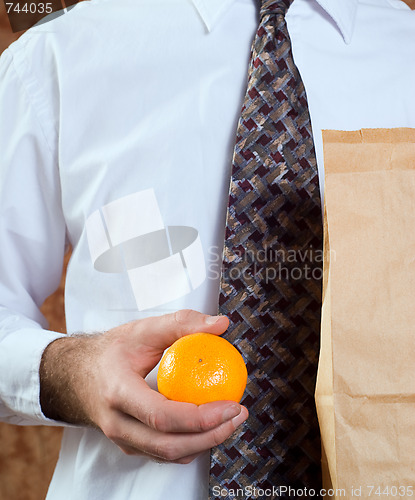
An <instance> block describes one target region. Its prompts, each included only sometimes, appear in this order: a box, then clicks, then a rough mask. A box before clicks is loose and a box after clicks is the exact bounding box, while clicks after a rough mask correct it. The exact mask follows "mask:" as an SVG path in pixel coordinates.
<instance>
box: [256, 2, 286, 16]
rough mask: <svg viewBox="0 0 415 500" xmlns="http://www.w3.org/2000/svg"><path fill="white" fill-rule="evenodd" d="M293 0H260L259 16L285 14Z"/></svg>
mask: <svg viewBox="0 0 415 500" xmlns="http://www.w3.org/2000/svg"><path fill="white" fill-rule="evenodd" d="M292 3H293V0H260V17H263V16H265V15H268V14H274V15H276V14H282V15H283V16H285V14H286V13H287V10H288V8H289V6H290V5H291V4H292Z"/></svg>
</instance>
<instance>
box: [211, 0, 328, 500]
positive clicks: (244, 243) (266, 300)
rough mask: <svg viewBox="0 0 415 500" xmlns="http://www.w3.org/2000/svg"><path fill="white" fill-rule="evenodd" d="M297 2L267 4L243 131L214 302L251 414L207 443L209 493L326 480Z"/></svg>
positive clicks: (315, 197) (317, 253)
mask: <svg viewBox="0 0 415 500" xmlns="http://www.w3.org/2000/svg"><path fill="white" fill-rule="evenodd" d="M291 2H292V0H278V1H275V0H274V1H271V0H266V1H262V2H261V9H260V25H259V28H258V30H257V33H256V36H255V39H254V42H253V46H252V53H251V63H250V67H249V74H248V89H247V93H246V96H245V100H244V104H243V108H242V115H241V118H240V121H239V125H238V130H237V138H236V146H235V151H234V157H233V165H232V177H231V184H230V193H229V205H228V213H227V220H226V238H225V247H224V258H223V260H224V262H223V270H222V281H221V292H220V300H219V304H220V306H219V309H220V312H221V313H222V314H226V315H227V316H228V317H229V319H230V322H231V324H230V328H229V330H228V332H229V333H227V334H226V335H225V337H226V338H227V339H228V340H229V341H230V342H232V343H233V344H234V345H236V346H237V347H238V349H239V350H240V351H241V353H242V354H243V356H244V358H245V361H246V363H247V368H248V373H249V378H248V386H247V390H246V392H245V396H244V399H243V401H242V404H244V405H246V406H247V408H248V409H249V411H250V417H249V419H248V420H247V422H246V423H245V424H244V425H242V426H241V427H240V428H239V429H238V430H237V431H236V433H235V434H234V435H233V436H231V438H229V439H228V440H227V441H226V442H225V443H223V444H222V445H220V446H218V447H216V448H214V449H213V450H212V456H211V475H210V478H211V479H210V498H212V499H213V498H220V499H221V500H225V499H229V500H231V499H233V498H247V497H249V498H251V496H250V493H251V492H253V491H254V492H255V493H256V494H257V495H258V496H256V497H255V496H254V495H252V498H264V499H265V498H267V499H269V498H276V497H278V492H279V490H278V487H281V486H283V487H291V488H297V489H299V488H302V489H304V488H305V487H306V488H308V489H310V488H313V489H315V490H316V498H319V496H318V490H319V489H320V487H321V483H320V481H321V478H320V475H321V472H320V438H319V429H318V422H317V416H316V410H315V404H314V386H315V379H316V372H317V361H318V352H319V328H320V309H321V274H322V272H321V261H322V220H321V200H320V191H319V184H318V173H317V165H316V157H315V151H314V144H313V139H312V132H311V124H310V116H309V112H308V106H307V98H306V93H305V89H304V86H303V83H302V80H301V77H300V75H299V72H298V70H297V68H296V66H295V64H294V61H293V55H292V51H291V41H290V38H289V35H288V31H287V26H286V22H285V13H286V12H287V10H288V8H289V6H290V4H291ZM273 487H274V490H272V488H273ZM254 488H256V490H254ZM267 489H268V491H265V490H267ZM230 490H233V492H232V491H230ZM237 490H238V491H237ZM226 492H228V493H226ZM236 492H237V493H236ZM283 493H284V489H283V490H281V494H280V495H279V498H284V497H285V498H289V497H291V498H297V496H296V495H294V496H293V494H291V495H288V493H287V494H286V495H284V494H283ZM305 497H307V494H306V495H305Z"/></svg>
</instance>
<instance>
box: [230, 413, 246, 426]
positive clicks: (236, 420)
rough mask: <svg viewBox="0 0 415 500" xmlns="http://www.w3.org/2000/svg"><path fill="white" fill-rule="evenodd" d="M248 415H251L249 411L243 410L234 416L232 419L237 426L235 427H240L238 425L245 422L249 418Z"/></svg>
mask: <svg viewBox="0 0 415 500" xmlns="http://www.w3.org/2000/svg"><path fill="white" fill-rule="evenodd" d="M248 416H249V413H248V412H247V411H241V412H240V413H239V415H237V416H236V417H234V418H233V419H232V423H233V425H234V426H235V429H236V427H238V425H241V424H242V423H243V422H245V420H246V419H247V418H248Z"/></svg>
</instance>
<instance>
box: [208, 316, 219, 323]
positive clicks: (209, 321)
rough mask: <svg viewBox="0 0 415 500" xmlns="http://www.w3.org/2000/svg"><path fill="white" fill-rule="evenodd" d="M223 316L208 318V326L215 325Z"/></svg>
mask: <svg viewBox="0 0 415 500" xmlns="http://www.w3.org/2000/svg"><path fill="white" fill-rule="evenodd" d="M221 317H222V316H208V317H207V318H206V323H207V324H208V325H214V324H215V323H216V321H218V320H220V318H221Z"/></svg>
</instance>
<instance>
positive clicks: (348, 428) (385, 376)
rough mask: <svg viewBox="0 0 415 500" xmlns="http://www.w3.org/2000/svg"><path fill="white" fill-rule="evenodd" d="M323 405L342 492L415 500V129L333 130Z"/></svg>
mask: <svg viewBox="0 0 415 500" xmlns="http://www.w3.org/2000/svg"><path fill="white" fill-rule="evenodd" d="M323 142H324V162H325V247H324V248H325V252H324V254H325V261H324V283H323V315H322V332H321V356H320V365H319V371H318V378H317V388H316V404H317V410H318V416H319V421H320V427H321V434H322V443H323V469H324V476H325V477H324V481H325V487H326V488H333V490H336V489H337V492H336V491H331V492H330V493H332V495H331V496H332V497H333V498H336V499H337V498H341V499H342V500H343V499H351V498H353V499H354V498H355V497H360V498H372V499H379V498H380V499H382V498H388V499H390V498H411V497H413V498H415V129H376V130H372V129H367V130H360V131H353V132H341V131H329V130H328V131H324V132H323Z"/></svg>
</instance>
